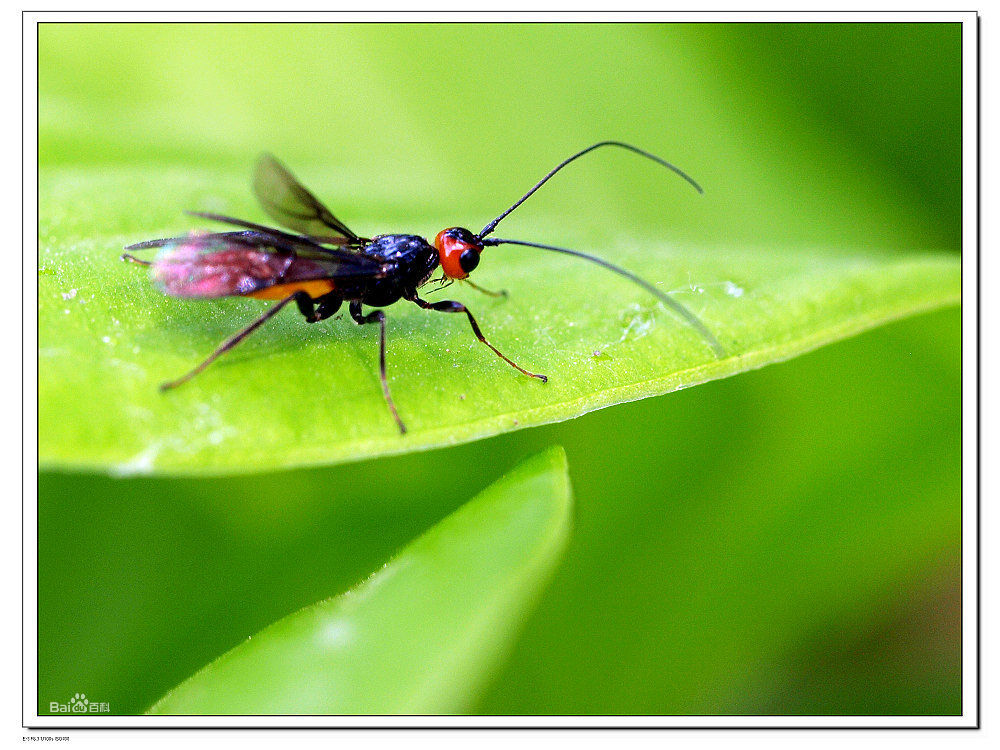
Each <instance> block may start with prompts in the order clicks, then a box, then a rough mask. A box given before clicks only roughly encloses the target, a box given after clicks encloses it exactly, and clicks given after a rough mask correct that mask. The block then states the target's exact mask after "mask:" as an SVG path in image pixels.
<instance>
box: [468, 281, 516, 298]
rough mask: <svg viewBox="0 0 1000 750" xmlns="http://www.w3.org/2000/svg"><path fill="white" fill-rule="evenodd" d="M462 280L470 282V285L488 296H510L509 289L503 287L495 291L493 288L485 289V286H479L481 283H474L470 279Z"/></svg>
mask: <svg viewBox="0 0 1000 750" xmlns="http://www.w3.org/2000/svg"><path fill="white" fill-rule="evenodd" d="M462 281H464V282H465V283H466V284H468V285H469V286H471V287H472V288H473V289H475V290H476V291H477V292H482V293H483V294H485V295H486V296H487V297H504V298H506V297H509V296H510V295H509V294H507V290H506V289H501V290H500V291H499V292H494V291H493V290H491V289H484V288H483V287H481V286H479V284H473V283H472V282H471V281H469V280H468V279H462Z"/></svg>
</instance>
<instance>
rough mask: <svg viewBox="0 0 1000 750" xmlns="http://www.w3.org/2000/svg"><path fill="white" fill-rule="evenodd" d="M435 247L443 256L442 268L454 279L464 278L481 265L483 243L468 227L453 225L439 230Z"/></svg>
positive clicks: (435, 239)
mask: <svg viewBox="0 0 1000 750" xmlns="http://www.w3.org/2000/svg"><path fill="white" fill-rule="evenodd" d="M434 247H436V248H437V251H438V255H439V256H440V257H441V270H442V271H444V274H445V276H447V277H449V278H452V279H464V278H467V277H468V275H469V274H470V273H472V272H473V271H474V270H475V268H476V266H478V265H479V254H480V253H481V252H482V250H483V243H482V242H481V241H480V240H479V238H478V237H476V235H474V234H473V233H472V232H470V231H469V230H468V229H462V228H461V227H452V228H451V229H443V230H441V231H440V232H438V234H437V237H435V238H434Z"/></svg>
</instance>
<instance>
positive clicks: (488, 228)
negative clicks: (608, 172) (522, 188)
mask: <svg viewBox="0 0 1000 750" xmlns="http://www.w3.org/2000/svg"><path fill="white" fill-rule="evenodd" d="M602 146H618V148H624V149H626V150H627V151H631V152H632V153H634V154H639V156H645V157H646V158H647V159H651V160H653V161H655V162H656V163H657V164H660V165H661V166H664V167H666V168H667V169H669V170H671V171H672V172H676V173H677V174H678V175H680V176H681V177H683V178H684V179H685V180H687V181H688V182H689V183H690V184H691V186H692V187H693V188H694V189H695V190H697V191H698V192H699V193H704V192H705V191H704V190H702V189H701V185H699V184H698V183H697V182H695V181H694V180H693V179H692V178H691V176H690V175H688V174H687V173H686V172H684V171H683V170H681V169H680V168H679V167H675V166H674V165H673V164H671V163H670V162H668V161H664V160H663V159H661V158H660V157H659V156H656V155H654V154H651V153H649V152H648V151H643V150H642V149H641V148H636V147H635V146H632V145H630V144H628V143H622V142H621V141H601V142H600V143H595V144H594V145H593V146H588V147H587V148H585V149H584V150H583V151H579V152H577V153H575V154H573V155H572V156H571V157H569V158H568V159H565V160H563V161H561V162H559V164H557V165H556V166H555V167H554V168H553V169H552V171H551V172H549V173H548V174H547V175H545V176H544V177H543V178H542V179H540V180H539V181H538V182H537V183H536V184H535V186H534V187H533V188H531V190H529V191H528V192H527V193H525V194H524V195H522V196H521V199H520V200H518V201H517V203H515V204H514V205H513V206H511V207H510V208H508V209H507V210H506V211H504V212H503V213H502V214H500V215H499V216H498V217H496V218H495V219H494V220H493V221H491V222H490V223H489V224H487V225H486V226H485V227H483V231H481V232H480V233H479V238H480V239H482V238H483V237H485V236H486V235H488V234H491V233H492V232H493V230H494V229H496V226H497V224H499V223H500V222H501V221H503V219H504V217H506V216H507V214H509V213H510V212H511V211H513V210H514V209H515V208H517V207H518V206H520V205H521V204H522V203H524V202H525V201H526V200H528V198H530V197H531V196H532V195H533V194H534V193H535V191H536V190H538V188H540V187H541V186H542V185H544V184H545V183H546V182H548V181H549V179H551V177H552V176H553V175H554V174H555V173H556V172H558V171H559V170H560V169H562V168H563V167H565V166H566V165H567V164H569V163H570V162H572V161H575V160H577V159H579V158H580V157H581V156H583V155H584V154H589V153H590V152H591V151H593V150H594V149H598V148H601V147H602Z"/></svg>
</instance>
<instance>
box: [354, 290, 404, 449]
mask: <svg viewBox="0 0 1000 750" xmlns="http://www.w3.org/2000/svg"><path fill="white" fill-rule="evenodd" d="M350 311H351V317H352V318H354V322H355V323H357V324H358V325H359V326H363V325H365V324H366V323H378V324H379V340H378V373H379V377H380V378H381V379H382V395H383V396H385V403H386V404H387V405H388V406H389V411H390V412H392V418H393V419H395V420H396V424H397V425H399V432H400V433H401V434H403V435H405V434H406V425H405V424H403V420H402V419H400V418H399V412H398V411H396V404H395V403H393V400H392V394H391V393H390V392H389V381H388V380H387V379H386V376H385V313H384V312H382V311H381V310H376V311H375V312H373V313H369V314H368V315H365V314H364V313H363V312H361V303H360V302H357V301H355V302H351V305H350Z"/></svg>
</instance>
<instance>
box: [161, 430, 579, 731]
mask: <svg viewBox="0 0 1000 750" xmlns="http://www.w3.org/2000/svg"><path fill="white" fill-rule="evenodd" d="M571 511H572V501H571V496H570V486H569V477H568V475H567V472H566V455H565V453H564V452H563V450H562V448H550V449H548V450H546V451H544V452H543V453H540V454H537V455H536V456H534V457H532V458H530V459H528V460H527V461H524V462H523V463H521V464H520V465H518V466H517V467H516V468H515V469H514V470H512V471H511V472H510V473H508V474H507V475H506V476H504V477H503V478H502V479H500V480H498V481H497V482H495V483H493V484H492V485H490V486H489V487H488V488H487V489H485V490H484V491H483V492H481V493H480V494H479V495H477V496H476V497H475V498H474V499H473V500H471V501H470V502H469V503H467V504H466V505H464V506H462V507H461V508H459V509H458V510H457V511H455V512H454V513H452V514H451V515H450V516H448V517H447V518H445V519H444V520H443V521H441V522H439V523H438V524H436V525H435V526H433V527H432V528H431V529H430V530H429V531H427V532H426V533H425V534H423V535H422V536H421V537H419V538H418V539H416V540H415V541H413V542H412V543H410V544H409V545H408V546H407V547H406V548H404V549H403V550H402V551H401V552H400V553H399V554H397V555H396V556H395V557H394V558H393V559H392V560H390V561H389V562H388V563H387V564H386V565H385V566H384V567H382V568H381V569H380V570H378V571H377V572H375V573H374V574H373V575H372V576H371V577H370V578H368V579H367V580H366V581H364V582H363V583H361V584H359V585H358V586H356V587H354V588H353V589H351V590H350V591H347V592H345V593H343V594H341V595H339V596H336V597H334V598H332V599H328V600H326V601H322V602H319V603H317V604H315V605H313V606H310V607H307V608H305V609H303V610H300V611H298V612H295V613H294V614H291V615H289V616H287V617H285V618H283V619H282V620H279V621H278V622H276V623H274V624H273V625H271V626H269V627H267V628H265V629H264V630H263V631H261V632H259V633H256V634H254V635H253V636H251V637H250V638H248V639H247V640H246V641H245V642H244V643H242V644H240V645H239V646H237V647H235V648H234V649H232V650H231V651H229V652H227V653H226V654H224V655H222V656H221V657H220V658H219V659H217V660H216V661H214V662H212V663H211V664H209V665H208V666H207V667H205V668H204V669H202V670H201V671H199V672H198V673H196V674H195V675H193V676H192V677H191V678H189V679H188V680H186V681H185V682H183V683H182V684H181V685H179V686H178V687H177V688H175V689H174V690H172V691H171V692H170V693H168V694H167V695H166V696H165V697H164V698H163V699H161V700H160V701H159V702H157V703H156V704H155V705H154V706H153V707H152V708H151V709H150V710H149V713H154V714H397V713H400V714H412V713H418V714H439V713H460V712H463V711H466V710H468V709H469V706H470V705H471V704H472V702H473V701H474V700H475V699H476V697H477V696H478V694H479V692H480V688H481V687H482V685H483V683H484V682H485V681H486V679H487V678H488V677H489V676H490V675H491V674H492V673H493V671H494V670H495V667H496V666H497V664H498V663H499V661H500V660H501V658H502V657H503V655H504V654H505V653H506V651H507V650H508V649H509V647H510V644H511V642H512V641H513V639H514V636H515V635H516V633H517V632H518V630H519V629H520V626H521V624H522V623H523V621H524V619H525V617H526V616H527V614H528V613H529V611H530V609H531V605H532V604H533V603H534V601H535V599H536V598H537V596H538V594H539V593H540V592H541V590H542V588H543V587H544V585H545V583H546V582H547V581H548V579H549V576H550V574H551V572H552V569H553V568H554V567H555V564H556V563H557V562H558V560H559V557H560V555H561V554H562V551H563V549H564V548H565V545H566V542H567V540H568V537H569V532H570V526H571Z"/></svg>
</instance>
